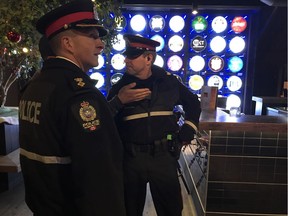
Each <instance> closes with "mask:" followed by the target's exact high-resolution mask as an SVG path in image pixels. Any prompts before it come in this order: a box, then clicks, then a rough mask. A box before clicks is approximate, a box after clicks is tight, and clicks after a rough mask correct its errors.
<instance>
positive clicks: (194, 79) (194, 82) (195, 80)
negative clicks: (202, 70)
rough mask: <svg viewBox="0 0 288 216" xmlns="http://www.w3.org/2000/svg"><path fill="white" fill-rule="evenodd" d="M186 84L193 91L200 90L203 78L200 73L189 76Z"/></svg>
mask: <svg viewBox="0 0 288 216" xmlns="http://www.w3.org/2000/svg"><path fill="white" fill-rule="evenodd" d="M188 85H189V87H190V88H191V89H192V90H194V91H197V90H200V89H201V88H202V86H203V85H204V79H203V78H202V77H201V76H200V75H193V76H190V78H189V81H188Z"/></svg>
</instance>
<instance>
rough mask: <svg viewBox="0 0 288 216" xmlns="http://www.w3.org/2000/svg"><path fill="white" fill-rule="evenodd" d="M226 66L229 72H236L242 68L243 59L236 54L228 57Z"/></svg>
mask: <svg viewBox="0 0 288 216" xmlns="http://www.w3.org/2000/svg"><path fill="white" fill-rule="evenodd" d="M228 68H229V69H230V71H231V72H233V73H236V72H238V71H240V70H241V69H242V68H243V60H242V59H241V58H239V57H238V56H233V57H232V58H230V59H228Z"/></svg>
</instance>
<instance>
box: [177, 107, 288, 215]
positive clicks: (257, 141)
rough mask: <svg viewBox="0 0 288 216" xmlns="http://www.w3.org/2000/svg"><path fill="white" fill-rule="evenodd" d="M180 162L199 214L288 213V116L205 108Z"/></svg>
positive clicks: (184, 148) (183, 150)
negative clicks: (196, 134)
mask: <svg viewBox="0 0 288 216" xmlns="http://www.w3.org/2000/svg"><path fill="white" fill-rule="evenodd" d="M199 128H200V134H201V137H197V139H194V140H193V141H192V142H191V145H188V146H185V147H183V149H182V154H181V156H180V159H179V162H180V165H181V168H182V171H183V175H184V178H185V180H186V182H187V185H188V187H189V190H190V191H191V196H192V198H193V201H194V203H195V207H196V210H197V213H198V216H204V215H205V216H220V215H227V216H232V215H233V216H235V215H243V216H244V215H246V216H252V215H257V216H260V215H263V216H264V215H265V216H268V215H269V216H272V215H283V216H284V215H287V118H286V117H277V116H252V115H241V116H239V117H231V116H230V115H229V114H227V113H226V112H224V111H222V110H220V109H218V110H216V111H203V112H202V114H201V118H200V124H199Z"/></svg>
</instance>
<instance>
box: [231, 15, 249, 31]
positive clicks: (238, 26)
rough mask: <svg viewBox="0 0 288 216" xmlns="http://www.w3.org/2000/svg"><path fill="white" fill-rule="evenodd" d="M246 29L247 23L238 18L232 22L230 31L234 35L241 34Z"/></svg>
mask: <svg viewBox="0 0 288 216" xmlns="http://www.w3.org/2000/svg"><path fill="white" fill-rule="evenodd" d="M246 27H247V21H246V20H245V19H244V18H243V17H241V16H238V17H235V18H234V19H233V20H232V23H231V29H232V30H233V31H234V32H235V33H241V32H243V31H244V30H245V29H246Z"/></svg>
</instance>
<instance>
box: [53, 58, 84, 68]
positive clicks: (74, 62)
mask: <svg viewBox="0 0 288 216" xmlns="http://www.w3.org/2000/svg"><path fill="white" fill-rule="evenodd" d="M55 58H60V59H65V60H66V61H69V62H71V63H73V64H75V65H76V66H77V67H79V68H81V67H80V66H79V65H78V64H76V63H75V62H74V61H72V60H71V59H68V58H66V57H64V56H56V57H55Z"/></svg>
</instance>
